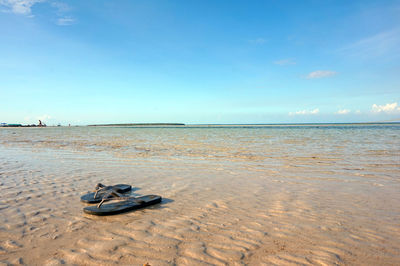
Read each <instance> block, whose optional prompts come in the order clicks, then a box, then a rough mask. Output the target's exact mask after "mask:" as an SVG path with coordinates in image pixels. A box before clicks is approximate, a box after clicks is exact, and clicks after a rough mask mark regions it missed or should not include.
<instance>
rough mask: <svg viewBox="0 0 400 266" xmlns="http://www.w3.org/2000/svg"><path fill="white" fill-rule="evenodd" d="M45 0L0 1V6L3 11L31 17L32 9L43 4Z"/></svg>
mask: <svg viewBox="0 0 400 266" xmlns="http://www.w3.org/2000/svg"><path fill="white" fill-rule="evenodd" d="M44 1H45V0H0V6H3V7H5V8H6V9H5V11H7V12H12V13H14V14H19V15H27V16H29V15H31V14H32V7H33V6H34V5H35V4H37V3H41V2H44Z"/></svg>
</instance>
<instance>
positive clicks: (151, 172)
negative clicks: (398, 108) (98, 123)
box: [0, 126, 400, 265]
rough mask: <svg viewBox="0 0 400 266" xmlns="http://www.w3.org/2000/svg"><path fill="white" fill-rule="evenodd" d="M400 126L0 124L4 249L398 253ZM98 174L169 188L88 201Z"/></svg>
mask: <svg viewBox="0 0 400 266" xmlns="http://www.w3.org/2000/svg"><path fill="white" fill-rule="evenodd" d="M129 130H130V131H129ZM399 132H400V130H399V128H398V127H396V126H394V127H382V128H380V127H378V128H376V127H371V128H370V127H362V126H357V127H355V128H352V129H350V130H349V129H343V128H333V129H320V128H315V127H313V128H306V129H298V128H294V129H285V128H284V129H139V130H138V129H111V128H92V129H86V128H85V129H81V128H77V129H73V128H71V129H56V128H54V129H49V128H47V129H12V130H11V129H1V130H0V136H1V138H0V190H1V194H0V262H1V263H3V264H4V265H7V264H16V265H19V264H26V265H63V264H66V265H113V264H121V265H143V264H144V263H149V264H151V265H274V264H277V265H282V264H285V265H287V264H293V265H296V264H299V265H355V264H356V265H399V264H400V207H399V206H400V193H399V191H400V179H399V176H400V175H399V173H400V160H399V158H400V135H399ZM100 181H101V182H103V183H105V184H115V183H127V184H131V185H132V186H133V188H134V189H133V191H132V195H135V196H138V195H146V194H158V195H161V196H163V202H162V204H159V205H156V206H153V207H150V208H146V209H143V210H139V211H134V212H129V213H126V214H122V215H115V216H110V217H96V216H90V215H86V214H84V213H83V212H82V208H83V207H84V206H87V205H85V204H82V203H81V202H79V197H80V195H82V194H83V193H85V192H88V191H90V190H91V189H92V188H93V187H94V185H95V184H96V183H97V182H100Z"/></svg>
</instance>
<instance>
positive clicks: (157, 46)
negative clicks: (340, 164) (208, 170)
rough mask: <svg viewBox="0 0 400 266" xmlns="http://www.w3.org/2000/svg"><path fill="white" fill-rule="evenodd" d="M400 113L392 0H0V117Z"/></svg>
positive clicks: (194, 120)
mask: <svg viewBox="0 0 400 266" xmlns="http://www.w3.org/2000/svg"><path fill="white" fill-rule="evenodd" d="M38 119H41V120H42V121H43V122H45V123H47V124H48V125H52V124H59V123H60V124H63V125H66V124H73V125H86V124H96V123H135V122H138V123H142V122H165V123H167V122H179V123H187V124H199V123H200V124H202V123H223V124H230V123H239V124H251V123H320V122H328V123H335V122H377V121H379V122H382V121H400V0H398V1H369V0H361V1H357V0H355V1H347V0H343V1H340V0H337V1H333V0H332V1H331V0H310V1H307V0H305V1H295V0H294V1H278V0H276V1H273V0H271V1H267V0H265V1H252V0H250V1H244V0H243V1H238V0H229V1H224V0H219V1H215V0H210V1H209V0H201V1H194V0H185V1H177V0H176V1H175V0H169V1H162V0H158V1H154V0H146V1H145V0H142V1H136V0H113V1H110V0H79V1H75V0H69V1H66V0H64V1H63V0H60V1H58V0H0V122H5V123H22V124H31V123H36V124H37V123H38V121H37V120H38Z"/></svg>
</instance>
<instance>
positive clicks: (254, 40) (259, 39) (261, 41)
mask: <svg viewBox="0 0 400 266" xmlns="http://www.w3.org/2000/svg"><path fill="white" fill-rule="evenodd" d="M249 42H250V43H253V44H264V43H266V42H267V40H266V39H264V38H257V39H253V40H249Z"/></svg>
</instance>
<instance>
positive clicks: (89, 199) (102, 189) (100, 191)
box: [81, 183, 132, 203]
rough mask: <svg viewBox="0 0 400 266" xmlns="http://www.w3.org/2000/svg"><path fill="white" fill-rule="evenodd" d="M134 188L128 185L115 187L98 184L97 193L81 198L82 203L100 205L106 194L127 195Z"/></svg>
mask: <svg viewBox="0 0 400 266" xmlns="http://www.w3.org/2000/svg"><path fill="white" fill-rule="evenodd" d="M131 189H132V186H130V185H126V184H117V185H114V186H105V185H103V184H100V183H99V184H97V185H96V191H95V192H92V193H88V194H85V195H83V196H82V197H81V201H82V202H85V203H99V202H100V201H101V200H102V199H103V197H104V194H105V193H108V192H109V191H112V190H113V191H116V192H118V193H126V192H129V191H131Z"/></svg>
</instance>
